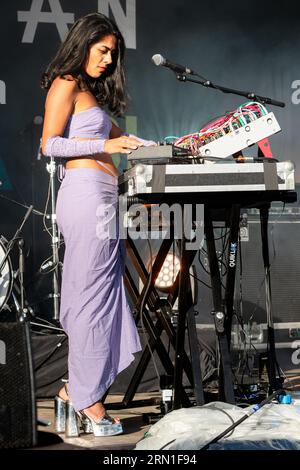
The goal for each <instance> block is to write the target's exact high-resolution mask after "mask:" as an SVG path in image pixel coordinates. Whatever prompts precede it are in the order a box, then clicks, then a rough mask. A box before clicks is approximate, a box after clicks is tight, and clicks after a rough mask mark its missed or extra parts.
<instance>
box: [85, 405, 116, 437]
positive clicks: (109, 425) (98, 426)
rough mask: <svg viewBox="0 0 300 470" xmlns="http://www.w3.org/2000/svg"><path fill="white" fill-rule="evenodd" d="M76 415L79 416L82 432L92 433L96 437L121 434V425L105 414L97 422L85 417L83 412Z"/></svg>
mask: <svg viewBox="0 0 300 470" xmlns="http://www.w3.org/2000/svg"><path fill="white" fill-rule="evenodd" d="M77 415H78V416H79V419H80V421H81V427H82V429H83V430H84V432H93V434H94V436H96V437H104V436H116V435H117V434H122V433H123V426H122V424H121V423H120V422H118V421H116V420H115V419H114V418H112V417H111V416H109V415H108V414H107V413H105V415H104V416H103V417H102V418H100V419H99V420H97V421H95V420H94V419H92V418H90V417H89V416H87V414H86V413H85V412H84V411H78V412H77ZM85 429H87V431H85Z"/></svg>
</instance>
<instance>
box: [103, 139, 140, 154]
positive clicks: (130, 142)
mask: <svg viewBox="0 0 300 470" xmlns="http://www.w3.org/2000/svg"><path fill="white" fill-rule="evenodd" d="M142 146H143V144H142V143H141V142H140V141H139V140H138V139H136V138H135V137H127V136H125V135H123V136H121V137H117V138H115V139H109V140H106V141H105V143H104V152H107V153H130V152H132V150H136V149H137V148H138V147H142Z"/></svg>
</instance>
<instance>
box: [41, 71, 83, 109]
mask: <svg viewBox="0 0 300 470" xmlns="http://www.w3.org/2000/svg"><path fill="white" fill-rule="evenodd" d="M66 77H67V78H65V77H64V78H61V77H56V78H55V79H54V80H53V82H52V84H51V87H50V89H49V91H48V94H47V98H46V103H45V105H46V106H47V105H48V104H50V103H51V104H52V103H54V102H61V103H66V102H68V103H75V101H76V97H77V95H78V93H79V88H78V83H77V81H76V80H75V79H74V78H73V77H71V76H66Z"/></svg>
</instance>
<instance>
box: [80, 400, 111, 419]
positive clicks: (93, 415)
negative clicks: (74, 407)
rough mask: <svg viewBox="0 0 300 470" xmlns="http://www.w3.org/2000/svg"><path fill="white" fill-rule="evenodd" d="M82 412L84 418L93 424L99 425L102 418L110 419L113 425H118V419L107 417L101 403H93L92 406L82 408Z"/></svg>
mask: <svg viewBox="0 0 300 470" xmlns="http://www.w3.org/2000/svg"><path fill="white" fill-rule="evenodd" d="M82 411H83V414H85V416H87V417H88V418H90V419H91V420H93V421H94V422H95V423H99V422H100V421H101V419H103V418H104V417H105V418H108V419H110V420H111V421H112V422H113V423H120V419H119V418H112V417H110V416H109V415H107V413H106V410H105V408H104V406H103V404H102V403H101V402H97V403H94V404H93V405H92V406H89V407H88V408H84V410H82Z"/></svg>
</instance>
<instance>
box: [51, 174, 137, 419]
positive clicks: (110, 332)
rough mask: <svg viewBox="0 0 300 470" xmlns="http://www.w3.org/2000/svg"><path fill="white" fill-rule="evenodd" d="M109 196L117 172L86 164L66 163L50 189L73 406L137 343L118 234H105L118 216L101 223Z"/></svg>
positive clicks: (111, 374) (129, 356)
mask: <svg viewBox="0 0 300 470" xmlns="http://www.w3.org/2000/svg"><path fill="white" fill-rule="evenodd" d="M117 199H118V186H117V178H115V177H113V176H111V175H108V174H106V173H104V172H103V171H99V170H94V169H90V168H78V169H77V168H76V169H69V170H66V174H65V177H64V179H63V182H62V184H61V187H60V189H59V192H58V198H57V207H56V214H57V223H58V227H59V229H60V230H61V233H62V234H63V237H64V240H65V256H64V265H63V279H62V289H61V306H60V321H61V324H62V326H63V328H64V330H65V332H66V333H67V335H68V338H69V387H70V394H71V397H72V402H73V405H74V407H75V410H76V411H77V410H81V409H83V408H87V407H88V406H90V405H92V404H93V403H95V402H96V401H98V400H100V399H101V397H102V396H103V395H104V393H105V392H106V390H107V389H108V388H109V386H110V385H111V384H112V382H113V381H114V379H115V378H116V376H117V374H118V373H119V372H121V371H122V370H123V369H125V368H126V367H127V366H129V364H130V363H131V362H132V361H133V360H134V356H133V353H135V352H137V351H139V350H140V349H141V345H140V340H139V336H138V333H137V329H136V326H135V323H134V320H133V317H132V314H131V311H130V309H129V307H128V304H127V300H126V295H125V288H124V283H123V276H122V274H123V256H122V245H123V241H120V240H119V237H118V230H116V233H117V236H114V235H115V234H113V232H114V231H115V230H113V228H112V227H115V226H116V225H118V224H109V223H108V220H109V219H110V220H111V219H112V217H111V214H112V212H114V213H116V211H114V210H113V209H117ZM108 213H109V214H108ZM116 220H117V215H116V216H115V221H116Z"/></svg>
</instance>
